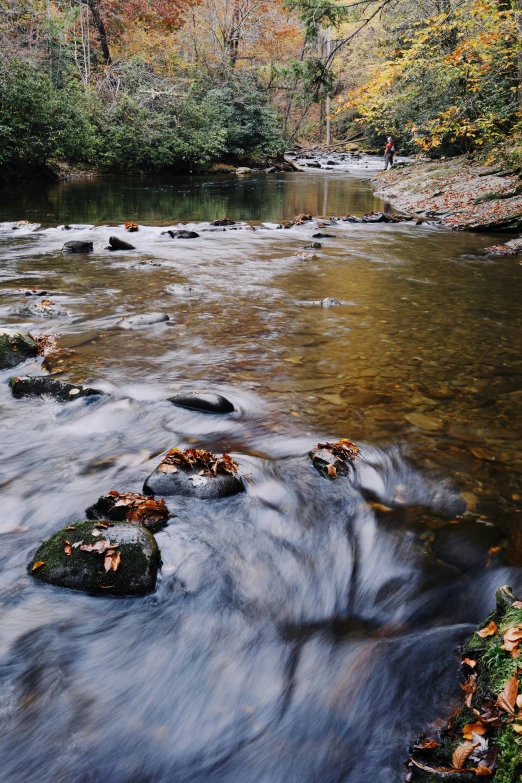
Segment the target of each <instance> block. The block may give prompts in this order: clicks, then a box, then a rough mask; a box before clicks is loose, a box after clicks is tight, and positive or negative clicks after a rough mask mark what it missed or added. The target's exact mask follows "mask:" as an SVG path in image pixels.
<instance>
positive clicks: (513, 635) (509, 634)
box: [501, 625, 522, 658]
mask: <svg viewBox="0 0 522 783" xmlns="http://www.w3.org/2000/svg"><path fill="white" fill-rule="evenodd" d="M521 641H522V625H514V626H512V627H511V628H508V629H507V631H505V632H504V644H502V645H501V649H502V650H507V652H510V653H511V657H512V658H518V656H519V654H520V653H519V649H518V648H519V645H520V642H521Z"/></svg>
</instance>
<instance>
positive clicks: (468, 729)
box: [462, 722, 488, 740]
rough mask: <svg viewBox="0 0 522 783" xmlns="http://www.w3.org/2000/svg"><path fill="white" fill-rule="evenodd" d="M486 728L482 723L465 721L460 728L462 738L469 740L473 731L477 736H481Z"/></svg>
mask: <svg viewBox="0 0 522 783" xmlns="http://www.w3.org/2000/svg"><path fill="white" fill-rule="evenodd" d="M487 730H488V727H487V726H484V724H483V723H480V722H479V723H467V724H466V725H465V726H464V728H463V729H462V736H463V737H464V739H467V740H470V739H473V732H475V734H478V735H479V736H482V735H483V734H485V733H486V731H487Z"/></svg>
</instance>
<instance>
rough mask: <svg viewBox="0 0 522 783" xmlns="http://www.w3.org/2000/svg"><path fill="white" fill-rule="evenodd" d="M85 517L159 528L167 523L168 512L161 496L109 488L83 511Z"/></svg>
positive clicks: (150, 528) (152, 528)
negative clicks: (108, 490) (157, 497)
mask: <svg viewBox="0 0 522 783" xmlns="http://www.w3.org/2000/svg"><path fill="white" fill-rule="evenodd" d="M85 514H86V516H87V519H102V520H114V521H121V522H130V523H131V524H133V525H143V527H146V528H148V530H152V531H154V530H159V529H160V528H162V527H164V526H165V525H166V524H167V521H168V518H169V516H170V512H169V510H168V508H167V506H166V504H165V501H164V500H163V498H159V499H155V498H153V497H147V495H138V494H137V493H136V492H118V491H117V490H116V489H111V491H110V492H107V494H106V495H102V496H101V497H100V498H99V499H98V500H97V502H96V503H95V504H94V505H92V506H90V507H89V508H88V509H87V510H86V512H85Z"/></svg>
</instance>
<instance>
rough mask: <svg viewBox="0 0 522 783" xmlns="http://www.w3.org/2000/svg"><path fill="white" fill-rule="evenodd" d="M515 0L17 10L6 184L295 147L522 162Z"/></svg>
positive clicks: (4, 142) (1, 103)
mask: <svg viewBox="0 0 522 783" xmlns="http://www.w3.org/2000/svg"><path fill="white" fill-rule="evenodd" d="M519 17H520V11H519V9H518V5H517V4H516V2H515V1H514V0H499V1H498V2H497V1H496V0H353V1H351V2H348V3H341V2H334V1H333V0H172V2H169V0H121V2H116V0H1V3H0V172H2V176H4V177H9V175H15V176H17V175H19V174H20V172H24V171H26V172H27V171H29V172H30V173H32V174H35V173H36V172H38V171H40V172H44V171H45V170H46V169H47V168H49V167H51V168H52V167H53V166H54V167H55V168H56V167H58V169H59V168H60V166H61V167H64V169H65V170H66V168H67V166H80V167H83V168H89V167H90V168H95V169H97V170H101V171H107V172H111V171H112V172H128V173H133V172H153V171H160V170H166V169H171V168H176V169H177V170H180V171H203V170H209V169H210V168H211V167H212V166H214V167H216V166H217V167H218V170H219V166H222V167H225V168H224V170H226V164H227V163H229V162H231V161H232V162H236V163H237V161H238V160H255V159H261V160H266V159H268V158H270V157H274V158H277V156H280V155H281V153H282V152H283V151H284V149H285V147H287V146H291V145H292V144H293V143H295V142H300V143H305V144H319V145H320V144H324V143H325V141H326V124H327V119H328V118H329V119H330V125H331V140H332V143H334V144H337V145H338V148H341V146H342V143H343V142H349V141H350V142H353V141H356V142H357V144H358V145H359V146H360V147H361V148H362V149H367V150H375V149H377V148H382V145H383V142H384V140H385V137H386V135H387V134H389V133H392V134H394V136H395V137H396V139H397V142H398V144H399V147H400V150H401V152H403V153H407V154H412V155H413V154H421V155H428V156H431V157H440V156H448V155H458V154H462V153H477V152H478V153H480V154H481V155H485V156H486V157H487V156H488V155H489V156H490V157H491V156H495V155H498V154H499V153H501V154H502V155H503V156H505V157H507V158H511V159H514V160H515V161H516V160H518V159H519V158H520V157H521V156H522V151H521V147H520V142H519V131H520V123H521V100H522V86H521V80H522V53H521V45H520V24H521V22H520V18H519Z"/></svg>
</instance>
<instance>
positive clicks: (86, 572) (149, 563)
mask: <svg viewBox="0 0 522 783" xmlns="http://www.w3.org/2000/svg"><path fill="white" fill-rule="evenodd" d="M104 524H106V525H109V526H108V527H106V528H104V527H100V523H99V522H90V521H86V522H77V523H75V524H73V525H70V526H69V527H68V528H63V529H62V530H58V531H57V532H56V533H54V534H53V535H52V536H51V537H50V538H48V539H47V540H46V541H44V543H43V544H42V545H41V546H40V548H39V549H38V550H37V552H36V553H35V555H34V557H33V559H32V560H31V562H30V563H29V565H28V567H27V568H28V571H29V573H30V574H31V575H32V576H34V577H35V579H40V580H41V581H43V582H49V583H50V584H54V585H57V586H59V587H68V588H70V589H72V590H83V591H85V592H89V593H94V594H98V595H101V594H103V595H143V594H145V593H150V592H152V591H153V590H154V588H155V586H156V576H157V572H158V568H159V565H160V552H159V549H158V545H157V544H156V541H155V539H154V536H153V535H152V534H151V533H150V532H149V531H148V530H146V529H145V528H144V527H140V526H138V525H131V524H129V523H128V522H118V523H104ZM98 531H99V533H98ZM105 540H106V541H110V543H111V544H114V548H115V549H116V551H117V552H119V553H120V554H121V561H120V564H119V566H118V568H117V570H116V571H114V570H112V569H111V570H108V571H106V569H105V565H104V561H105V557H104V553H98V552H89V551H84V550H82V549H81V548H80V547H81V545H82V544H84V545H89V544H90V545H94V544H96V543H99V542H101V541H105ZM75 545H76V546H75ZM68 546H70V552H71V553H70V554H67V551H66V547H68Z"/></svg>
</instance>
